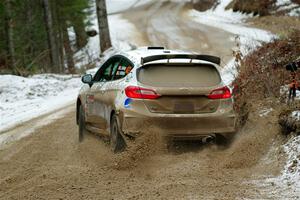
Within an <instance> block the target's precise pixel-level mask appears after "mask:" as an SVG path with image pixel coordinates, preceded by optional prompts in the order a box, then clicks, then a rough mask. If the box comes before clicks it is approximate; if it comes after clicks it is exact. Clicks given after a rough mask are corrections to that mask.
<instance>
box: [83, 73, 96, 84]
mask: <svg viewBox="0 0 300 200" xmlns="http://www.w3.org/2000/svg"><path fill="white" fill-rule="evenodd" d="M81 81H82V82H83V83H86V84H89V85H90V84H92V82H93V76H92V75H91V74H86V75H84V76H83V77H82V78H81Z"/></svg>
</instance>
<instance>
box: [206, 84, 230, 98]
mask: <svg viewBox="0 0 300 200" xmlns="http://www.w3.org/2000/svg"><path fill="white" fill-rule="evenodd" d="M208 98H209V99H229V98H231V92H230V89H229V88H228V87H227V86H224V87H222V88H218V89H215V90H213V91H212V92H211V93H210V94H209V95H208Z"/></svg>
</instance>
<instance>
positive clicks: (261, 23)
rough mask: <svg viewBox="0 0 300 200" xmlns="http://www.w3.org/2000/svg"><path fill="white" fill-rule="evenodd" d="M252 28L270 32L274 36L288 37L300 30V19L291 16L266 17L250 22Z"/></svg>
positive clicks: (253, 19)
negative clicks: (292, 32)
mask: <svg viewBox="0 0 300 200" xmlns="http://www.w3.org/2000/svg"><path fill="white" fill-rule="evenodd" d="M249 23H250V24H251V25H252V26H256V27H257V28H261V29H264V30H269V31H271V32H272V33H274V34H277V35H279V36H282V37H287V36H288V35H289V34H290V33H291V31H293V30H300V18H298V17H290V16H264V17H259V18H252V19H250V20H249Z"/></svg>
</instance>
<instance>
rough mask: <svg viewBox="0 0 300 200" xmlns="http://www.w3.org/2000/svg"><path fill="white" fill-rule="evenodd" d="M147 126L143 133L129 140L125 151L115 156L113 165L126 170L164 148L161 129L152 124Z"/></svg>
mask: <svg viewBox="0 0 300 200" xmlns="http://www.w3.org/2000/svg"><path fill="white" fill-rule="evenodd" d="M145 127H148V128H147V129H146V131H144V133H143V135H141V136H140V137H138V138H137V139H136V140H134V141H132V142H130V143H129V144H128V146H127V148H126V151H125V152H122V153H120V154H117V155H116V156H115V158H114V159H115V162H114V167H115V168H116V169H118V170H128V169H131V168H135V167H137V165H138V163H140V162H142V161H143V160H145V159H146V158H148V157H150V156H153V155H155V154H158V153H159V152H162V151H163V150H164V149H165V144H166V143H165V141H164V139H163V137H162V135H161V132H162V131H161V130H160V129H159V128H157V127H153V126H145Z"/></svg>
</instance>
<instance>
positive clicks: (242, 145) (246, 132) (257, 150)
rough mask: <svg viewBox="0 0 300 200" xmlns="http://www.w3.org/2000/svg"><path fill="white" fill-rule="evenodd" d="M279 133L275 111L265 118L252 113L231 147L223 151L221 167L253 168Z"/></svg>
mask: <svg viewBox="0 0 300 200" xmlns="http://www.w3.org/2000/svg"><path fill="white" fill-rule="evenodd" d="M279 133H280V128H279V125H278V113H277V111H275V110H273V111H272V112H271V113H270V114H268V115H266V116H259V114H258V113H257V112H255V111H254V112H252V113H251V114H250V116H249V118H248V121H247V122H246V124H245V126H244V127H243V128H242V129H241V130H240V131H239V132H238V134H237V135H236V138H235V140H234V142H233V143H232V145H231V147H230V148H229V149H227V150H226V151H225V156H224V163H223V165H222V167H226V168H249V167H253V166H254V165H256V164H257V163H258V162H259V161H260V159H261V158H262V157H263V155H265V154H266V153H267V152H268V150H269V148H270V146H271V144H272V142H273V141H274V139H276V137H278V135H279Z"/></svg>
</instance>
